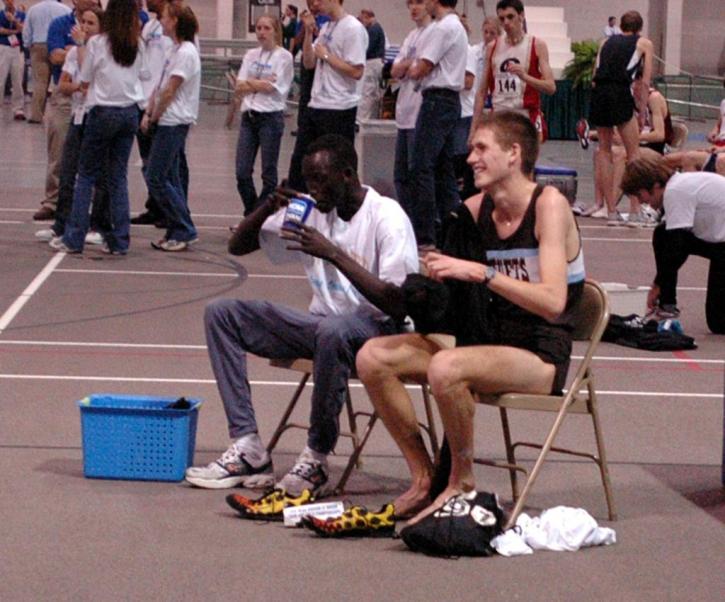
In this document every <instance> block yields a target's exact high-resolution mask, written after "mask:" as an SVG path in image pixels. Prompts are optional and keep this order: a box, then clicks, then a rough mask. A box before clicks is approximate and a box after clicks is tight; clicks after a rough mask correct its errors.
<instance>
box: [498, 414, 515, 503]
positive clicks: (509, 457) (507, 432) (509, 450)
mask: <svg viewBox="0 0 725 602" xmlns="http://www.w3.org/2000/svg"><path fill="white" fill-rule="evenodd" d="M499 414H500V415H501V428H502V429H503V440H504V443H505V444H506V461H507V462H508V463H509V464H512V465H515V464H516V455H515V452H514V446H513V445H511V429H510V428H509V418H508V413H507V412H506V408H499ZM509 478H510V479H511V495H512V497H513V500H514V502H515V501H517V500H518V499H519V483H518V479H517V476H516V469H514V468H509Z"/></svg>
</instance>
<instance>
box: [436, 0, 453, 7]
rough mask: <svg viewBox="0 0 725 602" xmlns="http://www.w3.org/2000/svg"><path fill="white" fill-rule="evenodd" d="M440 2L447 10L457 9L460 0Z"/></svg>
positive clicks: (442, 0) (443, 0)
mask: <svg viewBox="0 0 725 602" xmlns="http://www.w3.org/2000/svg"><path fill="white" fill-rule="evenodd" d="M438 2H439V3H440V5H441V6H445V7H446V8H456V4H458V0H438Z"/></svg>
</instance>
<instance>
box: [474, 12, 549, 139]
mask: <svg viewBox="0 0 725 602" xmlns="http://www.w3.org/2000/svg"><path fill="white" fill-rule="evenodd" d="M496 14H497V16H498V18H499V21H500V22H501V25H502V27H503V29H504V33H503V34H502V35H501V36H499V37H498V38H497V39H496V40H494V41H493V42H492V43H491V44H489V45H488V47H487V57H488V60H487V61H486V64H485V67H484V71H483V77H482V78H481V83H480V86H479V88H478V92H477V93H476V104H475V107H474V111H473V124H472V128H471V132H474V131H475V130H476V128H477V127H478V124H479V122H480V120H481V117H482V115H483V111H484V101H485V98H486V95H487V94H491V99H492V106H491V111H504V110H506V111H516V112H517V113H521V114H522V115H525V116H527V117H528V118H529V119H530V120H531V123H533V124H534V127H536V131H537V132H539V140H542V141H543V140H544V139H545V137H546V136H545V122H544V116H543V114H542V112H541V94H542V93H543V94H547V95H551V94H554V92H556V83H555V82H554V75H553V74H552V72H551V67H550V66H549V49H548V48H547V46H546V43H545V42H544V41H543V40H541V39H539V38H535V37H534V36H530V35H528V34H526V33H524V5H523V3H522V2H521V0H501V1H500V2H499V3H498V4H497V5H496Z"/></svg>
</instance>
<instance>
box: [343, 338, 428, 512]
mask: <svg viewBox="0 0 725 602" xmlns="http://www.w3.org/2000/svg"><path fill="white" fill-rule="evenodd" d="M436 351H438V347H437V346H436V345H435V344H433V343H432V342H430V341H428V340H427V339H425V338H424V337H423V336H422V335H419V334H402V335H395V336H389V337H379V338H375V339H371V340H369V341H368V342H367V343H365V345H364V346H363V347H362V349H360V351H359V352H358V355H357V374H358V377H359V378H360V380H361V381H362V382H363V384H364V385H365V389H366V390H367V393H368V396H369V397H370V401H371V402H372V404H373V406H374V407H375V410H376V411H377V413H378V415H379V416H380V418H381V420H382V421H383V423H384V424H385V426H386V428H387V429H388V431H389V432H390V435H391V436H392V437H393V440H394V441H395V442H396V443H397V444H398V447H400V449H401V451H402V452H403V456H404V457H405V460H406V462H407V463H408V468H409V469H410V474H411V486H410V488H409V489H408V490H407V491H406V492H405V493H403V494H402V495H400V496H398V497H397V498H396V499H395V500H394V501H393V505H394V506H395V513H396V515H397V516H400V517H407V516H410V515H411V514H412V513H415V512H418V511H419V510H420V509H421V508H422V507H424V506H427V505H428V504H429V502H430V498H429V495H428V494H429V491H430V485H431V475H432V474H433V464H432V462H431V459H430V456H429V455H428V451H427V449H426V447H425V443H424V442H423V437H422V435H421V432H420V427H419V426H418V418H417V417H416V413H415V408H414V407H413V403H412V401H411V399H410V395H409V394H408V392H407V391H406V389H405V386H404V384H403V382H402V379H403V378H406V379H409V380H414V381H416V382H421V383H422V382H425V378H426V372H427V370H428V365H429V364H430V360H431V357H432V356H433V354H434V353H435V352H436Z"/></svg>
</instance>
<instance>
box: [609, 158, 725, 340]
mask: <svg viewBox="0 0 725 602" xmlns="http://www.w3.org/2000/svg"><path fill="white" fill-rule="evenodd" d="M621 186H622V191H623V192H624V193H625V194H628V195H631V196H636V197H638V198H639V200H640V202H642V203H648V204H649V205H650V206H651V207H652V208H653V209H657V210H659V209H662V210H663V211H664V216H663V223H661V224H660V225H659V226H657V228H655V231H654V234H653V236H652V247H653V249H654V255H655V264H656V266H657V275H656V276H655V278H654V282H653V283H652V286H651V287H650V291H649V294H648V295H647V307H648V309H650V310H652V311H654V312H655V314H656V316H657V317H658V318H660V319H665V318H678V317H679V316H680V310H679V309H678V307H677V273H678V271H679V270H680V268H681V267H682V266H683V265H684V263H685V261H687V258H688V257H689V256H690V255H698V256H699V257H705V258H706V259H709V260H710V269H709V272H708V276H707V293H706V297H705V319H706V320H707V326H708V328H709V329H710V330H711V331H712V332H713V333H714V334H725V311H723V306H725V177H723V176H720V175H718V174H714V173H707V172H691V173H674V172H673V171H672V169H671V168H670V167H668V166H667V162H666V160H665V158H664V157H662V156H660V155H655V156H649V155H648V156H644V155H640V156H639V157H637V158H635V159H633V160H632V161H630V162H629V163H628V164H627V167H626V168H625V170H624V177H623V178H622V184H621Z"/></svg>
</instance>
